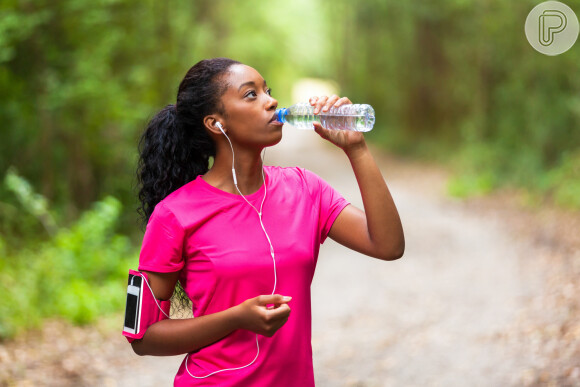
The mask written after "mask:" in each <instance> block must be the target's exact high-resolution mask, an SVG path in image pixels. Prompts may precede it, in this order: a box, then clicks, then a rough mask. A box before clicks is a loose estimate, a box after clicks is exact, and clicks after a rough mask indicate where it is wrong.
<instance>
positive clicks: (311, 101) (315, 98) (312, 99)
mask: <svg viewBox="0 0 580 387" xmlns="http://www.w3.org/2000/svg"><path fill="white" fill-rule="evenodd" d="M316 101H318V97H316V96H314V97H310V99H309V100H308V102H310V104H311V105H314V104H315V103H316Z"/></svg>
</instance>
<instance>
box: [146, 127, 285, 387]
mask: <svg viewBox="0 0 580 387" xmlns="http://www.w3.org/2000/svg"><path fill="white" fill-rule="evenodd" d="M215 126H217V127H218V128H219V130H221V132H222V133H223V134H224V136H226V139H227V140H228V142H229V143H230V148H231V150H232V176H233V179H234V185H235V187H236V189H237V190H238V192H239V194H240V196H241V197H242V198H243V199H244V200H245V201H246V203H248V204H249V205H250V207H252V208H253V209H254V211H256V214H258V219H259V221H260V226H262V231H264V235H265V236H266V239H267V240H268V245H270V256H271V257H272V263H273V268H274V287H273V289H272V293H271V294H274V293H275V292H276V286H277V284H278V274H277V270H276V255H275V253H274V246H272V241H271V240H270V236H269V235H268V233H267V232H266V227H264V222H262V214H263V208H264V202H265V201H266V195H267V194H268V187H267V186H266V179H265V177H264V168H263V167H262V180H263V181H264V198H263V199H262V204H260V209H259V210H258V209H257V208H256V207H254V205H253V204H252V203H250V202H249V201H248V199H246V197H245V196H244V195H243V194H242V191H240V189H239V188H238V179H237V178H236V169H235V167H234V161H235V157H236V156H235V154H234V147H233V145H232V142H231V141H230V138H229V137H228V135H227V134H226V132H225V131H224V127H223V126H222V124H221V122H219V121H217V122H216V124H215ZM264 151H265V149H264ZM263 163H264V156H262V164H263ZM147 285H149V284H147ZM259 354H260V344H259V343H258V334H257V333H256V356H255V357H254V359H253V360H252V361H251V362H249V363H248V364H246V365H244V366H241V367H234V368H224V369H220V370H217V371H213V372H211V373H209V374H207V375H204V376H194V375H193V374H192V373H191V372H190V371H189V367H188V359H189V356H190V354H187V355H186V356H185V370H186V371H187V373H188V374H189V375H190V376H191V377H192V378H194V379H205V378H207V377H209V376H212V375H215V374H217V373H219V372H224V371H236V370H241V369H243V368H246V367H249V366H251V365H252V364H254V362H255V361H256V359H257V358H258V355H259Z"/></svg>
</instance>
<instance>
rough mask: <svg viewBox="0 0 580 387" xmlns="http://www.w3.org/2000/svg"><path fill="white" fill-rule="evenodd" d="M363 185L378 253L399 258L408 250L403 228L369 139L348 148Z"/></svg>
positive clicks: (368, 219) (387, 257) (371, 237)
mask: <svg viewBox="0 0 580 387" xmlns="http://www.w3.org/2000/svg"><path fill="white" fill-rule="evenodd" d="M344 151H345V153H346V155H347V156H348V158H349V161H350V163H351V166H352V169H353V172H354V175H355V177H356V180H357V182H358V185H359V189H360V192H361V197H362V201H363V206H364V211H365V215H366V220H367V229H368V237H369V240H370V242H371V244H372V246H373V249H374V250H375V255H376V256H381V257H383V258H385V259H394V258H399V257H401V256H402V255H403V252H404V249H405V239H404V234H403V227H402V225H401V220H400V218H399V213H398V211H397V207H396V206H395V203H394V201H393V198H392V196H391V193H390V191H389V188H388V187H387V184H386V182H385V180H384V178H383V175H382V174H381V171H380V170H379V167H378V165H377V163H376V161H375V159H374V158H373V156H372V154H371V152H370V150H369V148H368V147H367V145H366V142H364V141H363V142H362V143H359V144H357V145H356V146H355V147H352V148H346V149H345V150H344Z"/></svg>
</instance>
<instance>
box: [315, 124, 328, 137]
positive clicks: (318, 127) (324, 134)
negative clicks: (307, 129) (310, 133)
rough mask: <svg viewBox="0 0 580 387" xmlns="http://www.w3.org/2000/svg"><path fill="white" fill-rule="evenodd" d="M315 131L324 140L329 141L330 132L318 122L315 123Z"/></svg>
mask: <svg viewBox="0 0 580 387" xmlns="http://www.w3.org/2000/svg"><path fill="white" fill-rule="evenodd" d="M313 125H314V131H315V132H316V133H318V134H319V135H320V137H322V138H323V139H325V140H327V139H328V136H329V130H328V129H326V128H324V127H323V126H322V124H321V123H320V122H318V121H314V122H313Z"/></svg>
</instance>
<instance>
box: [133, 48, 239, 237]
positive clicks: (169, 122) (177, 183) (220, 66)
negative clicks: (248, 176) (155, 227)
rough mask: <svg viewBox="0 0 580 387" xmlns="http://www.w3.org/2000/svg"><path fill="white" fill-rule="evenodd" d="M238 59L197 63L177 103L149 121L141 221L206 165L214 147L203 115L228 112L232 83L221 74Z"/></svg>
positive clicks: (142, 145) (142, 155)
mask: <svg viewBox="0 0 580 387" xmlns="http://www.w3.org/2000/svg"><path fill="white" fill-rule="evenodd" d="M235 64H240V62H238V61H235V60H232V59H229V58H214V59H205V60H202V61H200V62H198V63H196V64H195V65H194V66H193V67H191V68H190V69H189V70H188V71H187V74H185V77H184V78H183V80H182V81H181V83H180V84H179V89H178V92H177V102H176V103H175V105H167V106H166V107H165V108H163V109H162V110H161V111H160V112H159V113H157V114H156V115H155V117H153V118H152V119H151V121H149V124H148V125H147V128H146V129H145V131H144V132H143V134H142V136H141V139H140V141H139V162H138V167H137V181H138V187H139V194H138V196H139V201H140V202H141V204H140V207H139V208H138V210H137V212H138V213H139V214H140V215H141V220H142V225H143V227H144V226H145V225H146V224H147V222H148V221H149V217H150V216H151V214H152V213H153V210H154V209H155V206H156V205H157V204H158V203H159V202H160V201H161V200H163V199H164V198H165V197H166V196H167V195H169V194H170V193H171V192H173V191H175V190H176V189H177V188H179V187H181V186H183V185H184V184H186V183H188V182H190V181H192V180H194V179H195V178H196V177H197V176H199V175H202V174H204V173H206V172H207V171H208V169H209V159H210V157H213V156H215V152H216V151H215V144H214V142H213V140H212V139H211V137H210V136H209V134H208V133H207V131H206V129H205V127H204V124H203V118H204V117H205V116H207V115H209V114H213V113H219V114H222V115H226V112H225V110H224V106H223V104H222V103H221V97H222V95H223V94H224V93H225V91H226V89H227V86H228V85H227V82H226V81H225V79H224V77H223V75H224V74H225V73H227V72H228V69H229V68H230V66H232V65H235Z"/></svg>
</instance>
